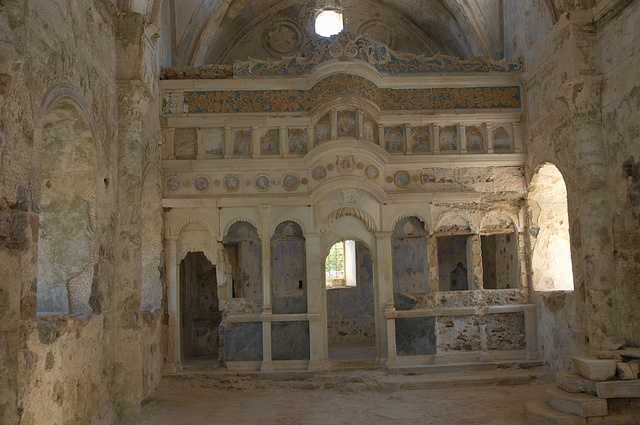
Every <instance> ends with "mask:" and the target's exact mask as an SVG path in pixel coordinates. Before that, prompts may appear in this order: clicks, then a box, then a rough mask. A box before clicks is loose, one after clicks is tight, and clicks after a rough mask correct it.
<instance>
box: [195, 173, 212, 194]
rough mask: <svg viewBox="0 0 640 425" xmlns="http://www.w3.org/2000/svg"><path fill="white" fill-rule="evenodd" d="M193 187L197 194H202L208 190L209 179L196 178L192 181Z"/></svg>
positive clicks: (203, 177)
mask: <svg viewBox="0 0 640 425" xmlns="http://www.w3.org/2000/svg"><path fill="white" fill-rule="evenodd" d="M193 187H195V188H196V190H197V191H199V192H204V191H205V190H207V189H209V179H208V178H206V177H205V176H198V177H196V179H195V180H194V181H193Z"/></svg>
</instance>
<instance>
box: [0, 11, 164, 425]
mask: <svg viewBox="0 0 640 425" xmlns="http://www.w3.org/2000/svg"><path fill="white" fill-rule="evenodd" d="M120 19H122V16H121V15H120V14H119V13H118V11H117V9H116V8H115V6H114V5H113V4H112V3H111V2H108V1H103V0H92V1H76V0H71V1H69V0H64V1H62V0H52V1H40V0H35V1H28V2H22V1H14V0H9V1H4V2H2V3H1V4H0V264H1V267H0V341H1V342H2V343H1V344H0V347H1V348H0V423H7V424H13V423H18V422H20V423H22V424H32V423H33V424H35V423H51V424H67V423H72V422H73V423H95V424H101V423H104V424H109V423H111V422H112V420H113V418H114V417H115V416H117V415H119V414H127V413H130V412H132V411H135V410H136V406H137V408H138V409H139V406H140V399H141V397H142V395H143V391H144V392H148V391H149V390H150V388H151V387H153V386H154V385H155V384H156V383H157V377H158V376H159V375H158V373H159V365H160V361H159V359H158V356H157V354H155V353H157V350H156V351H155V352H153V353H151V354H148V356H146V357H145V368H146V371H145V373H144V375H145V378H144V379H145V381H146V384H144V385H143V384H142V380H143V371H142V362H138V363H136V364H135V368H134V369H133V370H129V371H128V372H132V373H131V374H132V375H133V376H132V378H131V380H132V381H135V380H137V382H136V383H135V385H134V386H129V385H128V382H125V383H118V380H117V379H116V376H117V373H118V370H121V369H122V363H120V362H118V361H116V359H115V356H116V355H118V354H123V355H124V357H126V356H127V355H128V354H129V353H132V352H138V353H141V352H145V353H150V352H152V351H153V350H152V349H150V347H153V346H156V349H158V347H159V335H160V326H158V323H157V320H158V318H159V317H161V315H159V316H157V317H150V318H146V319H148V320H144V321H142V319H141V314H140V301H139V299H140V295H139V291H140V286H139V285H138V286H137V287H134V288H133V289H132V291H138V297H137V298H138V301H137V303H136V302H135V301H134V302H133V303H132V308H131V310H135V313H134V314H133V315H132V316H131V315H130V316H123V315H120V314H119V313H118V312H119V311H121V308H122V306H121V304H120V303H118V302H117V296H116V294H117V292H118V291H119V290H120V289H121V288H123V287H124V286H125V285H124V283H123V282H121V281H119V280H118V279H117V278H116V274H115V269H116V268H117V267H118V263H119V261H120V260H121V259H122V256H124V255H127V254H128V253H129V252H131V250H135V249H136V248H135V244H130V240H127V241H126V243H125V244H122V243H115V240H114V233H115V232H116V228H117V226H118V223H117V221H118V217H119V216H120V212H122V211H124V210H125V209H126V210H129V211H131V213H132V214H131V216H136V215H137V216H139V215H140V208H139V207H140V198H139V197H136V196H133V194H132V193H124V194H123V193H122V191H121V187H120V186H119V182H120V181H122V178H125V176H120V175H119V171H118V161H119V157H121V156H122V152H120V148H119V146H118V143H117V142H116V139H117V138H118V136H119V135H122V134H124V132H121V131H120V130H121V128H119V127H121V123H120V122H119V121H120V118H121V116H119V114H118V111H119V110H120V112H121V115H122V116H125V115H126V114H127V111H125V109H126V108H122V107H121V105H119V104H118V103H119V102H122V101H124V100H126V99H124V98H122V97H121V98H120V99H119V98H118V96H117V92H118V89H117V87H118V84H117V82H116V79H115V78H114V76H115V75H117V73H116V64H117V63H118V60H117V57H118V56H119V52H120V48H121V46H118V45H117V43H116V40H117V34H118V31H120V30H122V28H120V29H118V23H119V20H120ZM139 22H142V21H141V20H140V21H139ZM139 40H140V42H141V41H142V37H140V38H139ZM145 49H146V47H144V48H142V49H141V50H145ZM147 50H148V49H147ZM137 59H138V62H137V63H141V62H143V61H148V60H149V55H147V56H144V55H140V56H139V57H138V58H137ZM130 66H131V67H135V66H134V64H130ZM149 69H152V67H151V66H149ZM148 75H150V76H152V75H151V74H148ZM152 85H153V78H148V79H147V80H146V81H145V82H141V83H140V86H146V89H145V90H146V92H150V93H153V90H154V89H153V87H152ZM121 94H122V92H121ZM155 98H156V99H157V92H156V94H155ZM60 99H68V100H69V101H70V102H71V103H72V104H74V105H75V107H77V109H78V111H80V113H81V114H82V115H84V117H85V118H86V120H87V121H88V122H90V124H91V127H92V132H93V139H94V140H95V141H96V150H97V152H98V155H97V156H98V164H97V168H98V170H99V171H98V175H96V176H95V177H96V184H97V185H101V186H102V187H100V188H99V190H98V191H97V199H96V206H97V208H96V223H95V235H94V247H95V250H96V251H95V252H96V253H97V259H96V265H95V273H94V277H93V282H92V299H91V301H90V304H91V308H92V310H93V313H92V314H91V315H89V316H77V315H71V316H69V315H62V316H49V317H47V318H41V319H42V320H36V297H37V284H36V282H37V279H36V278H37V275H38V268H37V252H38V215H39V212H40V208H39V202H40V194H39V190H40V178H41V177H40V172H39V169H40V167H39V164H38V158H39V155H38V154H37V152H38V149H39V147H40V143H41V140H40V139H41V136H42V120H43V118H44V116H45V115H46V113H47V111H48V110H50V107H51V106H52V105H55V104H56V102H58V100H60ZM152 109H153V114H152V115H149V117H147V118H145V119H144V122H145V124H144V127H145V128H146V129H148V130H150V131H149V132H148V133H147V134H149V137H148V139H144V138H139V139H138V140H139V141H140V144H141V145H143V144H144V143H145V142H147V141H149V139H152V138H154V137H155V134H157V133H158V131H159V119H158V116H157V106H156V107H155V108H152ZM140 122H142V120H140ZM125 137H126V136H125ZM154 145H157V139H156V140H155V141H154V144H149V145H147V146H149V147H150V151H153V149H154V148H153V146H154ZM150 157H154V158H157V157H158V156H157V155H156V154H152V155H150ZM143 160H144V159H143V156H142V155H141V156H137V157H133V158H131V161H136V162H137V161H140V162H142V161H143ZM154 161H155V160H154ZM141 167H142V165H141ZM139 178H140V179H141V178H142V173H140V175H139ZM127 217H128V215H127ZM137 225H138V226H139V220H138V222H137ZM132 234H136V231H134V232H133V233H132ZM137 234H138V237H139V234H140V230H139V229H138V230H137ZM129 273H131V274H139V273H140V266H139V265H138V266H135V267H132V268H130V269H129ZM129 317H130V318H132V319H133V321H132V322H133V328H135V331H134V332H135V333H138V332H140V329H141V328H142V327H145V328H146V330H145V332H142V333H143V334H144V335H145V338H143V339H138V338H131V339H129V340H123V339H121V338H119V336H118V335H119V333H120V331H121V330H122V329H123V326H129V325H128V323H130V322H127V318H129ZM142 322H144V323H142ZM124 357H123V358H124ZM123 406H126V407H124V408H123Z"/></svg>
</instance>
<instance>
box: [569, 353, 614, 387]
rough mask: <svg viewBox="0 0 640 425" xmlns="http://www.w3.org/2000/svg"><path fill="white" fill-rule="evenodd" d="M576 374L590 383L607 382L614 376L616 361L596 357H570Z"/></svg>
mask: <svg viewBox="0 0 640 425" xmlns="http://www.w3.org/2000/svg"><path fill="white" fill-rule="evenodd" d="M571 361H573V366H574V367H575V369H576V372H577V373H578V374H579V375H580V376H582V377H584V378H587V379H591V380H592V381H608V380H609V379H613V378H615V376H616V370H617V367H616V361H615V360H603V359H598V358H596V357H576V356H574V357H571Z"/></svg>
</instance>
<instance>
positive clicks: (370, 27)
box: [357, 19, 396, 49]
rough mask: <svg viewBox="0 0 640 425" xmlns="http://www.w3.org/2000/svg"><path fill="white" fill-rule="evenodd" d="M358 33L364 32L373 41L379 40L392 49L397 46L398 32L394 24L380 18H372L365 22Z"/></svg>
mask: <svg viewBox="0 0 640 425" xmlns="http://www.w3.org/2000/svg"><path fill="white" fill-rule="evenodd" d="M357 33H358V34H362V35H364V36H366V37H368V38H369V39H371V40H373V41H377V42H378V43H380V44H383V45H385V46H387V47H389V48H391V49H393V48H394V46H395V44H396V43H395V41H396V34H395V31H394V29H393V26H391V25H389V24H388V23H387V22H385V21H382V20H380V19H371V20H369V21H366V22H363V23H362V25H360V28H358V32H357Z"/></svg>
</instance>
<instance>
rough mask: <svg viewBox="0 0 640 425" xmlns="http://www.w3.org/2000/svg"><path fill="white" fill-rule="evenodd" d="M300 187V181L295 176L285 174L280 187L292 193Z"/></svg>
mask: <svg viewBox="0 0 640 425" xmlns="http://www.w3.org/2000/svg"><path fill="white" fill-rule="evenodd" d="M299 185H300V180H299V179H298V176H296V175H295V174H287V175H285V176H284V177H283V178H282V187H283V188H284V190H287V191H289V192H291V191H294V190H296V189H297V188H298V186H299Z"/></svg>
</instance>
